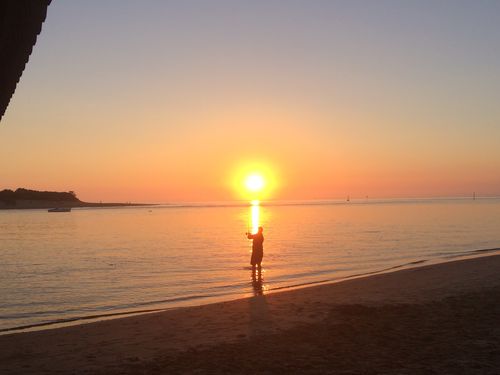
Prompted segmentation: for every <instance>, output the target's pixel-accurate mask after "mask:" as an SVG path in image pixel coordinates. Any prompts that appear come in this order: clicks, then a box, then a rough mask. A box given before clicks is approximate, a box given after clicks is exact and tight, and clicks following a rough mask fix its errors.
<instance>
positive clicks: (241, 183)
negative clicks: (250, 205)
mask: <svg viewBox="0 0 500 375" xmlns="http://www.w3.org/2000/svg"><path fill="white" fill-rule="evenodd" d="M230 181H232V187H233V191H234V192H235V195H236V196H237V197H238V199H244V200H246V201H253V200H256V201H261V200H266V199H269V198H271V197H273V195H274V194H275V191H276V188H277V186H278V184H277V181H278V178H277V175H276V169H275V168H274V167H273V166H272V164H271V163H269V162H266V161H259V162H239V163H238V164H235V168H234V169H233V170H232V172H231V179H230Z"/></svg>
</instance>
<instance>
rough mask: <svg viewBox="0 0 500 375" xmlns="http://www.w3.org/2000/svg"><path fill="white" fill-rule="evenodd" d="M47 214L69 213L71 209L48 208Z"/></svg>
mask: <svg viewBox="0 0 500 375" xmlns="http://www.w3.org/2000/svg"><path fill="white" fill-rule="evenodd" d="M48 211H49V212H71V207H56V208H50V209H49V210H48Z"/></svg>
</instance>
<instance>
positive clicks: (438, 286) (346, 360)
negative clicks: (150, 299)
mask: <svg viewBox="0 0 500 375" xmlns="http://www.w3.org/2000/svg"><path fill="white" fill-rule="evenodd" d="M0 373H1V374H176V373H182V374H205V373H206V374H239V373H241V374H254V373H257V374H277V373H300V374H318V373H335V374H377V373H393V374H396V373H397V374H432V373H435V374H498V373H500V256H498V255H495V256H488V257H482V258H474V259H467V260H459V261H454V262H449V263H443V264H437V265H431V266H425V267H420V268H415V269H407V270H402V271H398V272H393V273H387V274H380V275H374V276H370V277H365V278H359V279H354V280H348V281H344V282H340V283H336V284H328V285H320V286H315V287H309V288H304V289H297V290H291V291H285V292H281V293H275V294H269V295H263V296H260V295H257V296H255V297H252V298H247V299H240V300H235V301H230V302H224V303H216V304H211V305H205V306H198V307H189V308H181V309H175V310H169V311H164V312H160V313H154V314H146V315H139V316H132V317H127V318H121V319H114V320H108V321H102V322H97V323H90V324H84V325H79V326H72V327H65V328H58V329H50V330H46V331H38V332H27V333H16V334H9V335H4V336H0Z"/></svg>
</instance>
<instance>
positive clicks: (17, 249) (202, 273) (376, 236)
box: [0, 199, 500, 331]
mask: <svg viewBox="0 0 500 375" xmlns="http://www.w3.org/2000/svg"><path fill="white" fill-rule="evenodd" d="M257 215H258V220H257ZM252 218H253V220H252ZM257 221H258V222H257ZM257 224H259V225H262V226H264V228H265V230H264V235H265V242H264V252H265V255H264V262H263V280H262V283H258V282H257V283H256V282H252V277H251V271H250V268H249V264H248V263H249V259H250V252H251V242H250V241H248V240H247V239H246V237H245V232H246V231H247V230H248V229H247V228H248V227H252V226H255V225H257ZM499 229H500V199H478V200H475V201H473V200H464V199H462V200H407V201H402V200H390V201H378V202H377V201H357V202H350V203H346V202H294V203H293V204H291V202H288V203H284V204H274V205H266V204H264V205H261V206H260V207H257V208H255V207H253V208H252V207H249V206H244V205H231V204H213V205H196V204H194V205H184V206H156V207H128V208H101V209H98V208H93V209H74V210H73V212H71V213H48V212H47V211H46V210H12V211H0V331H5V330H7V329H9V328H12V327H19V326H26V325H37V324H44V323H50V322H54V321H61V320H74V319H75V320H76V321H80V319H81V318H86V317H92V316H105V315H108V314H109V315H112V314H117V313H122V312H131V311H144V310H152V309H158V308H168V307H177V306H185V305H192V304H202V303H209V302H213V301H216V300H224V299H234V298H238V297H241V296H247V295H252V294H253V293H256V292H260V290H261V289H262V290H263V291H264V292H265V291H272V290H278V289H280V288H284V287H290V286H297V285H303V284H308V283H316V282H323V281H333V280H338V279H342V278H346V277H349V276H352V275H358V274H364V273H370V272H374V271H381V270H386V269H390V268H392V267H396V268H395V269H397V267H399V266H402V265H408V264H411V263H413V262H420V261H425V262H427V261H436V260H445V259H447V258H449V257H453V256H460V255H468V254H475V251H477V250H488V249H498V248H500V230H499ZM476 253H477V252H476ZM479 253H481V251H479ZM414 264H418V263H414ZM423 264H425V263H423Z"/></svg>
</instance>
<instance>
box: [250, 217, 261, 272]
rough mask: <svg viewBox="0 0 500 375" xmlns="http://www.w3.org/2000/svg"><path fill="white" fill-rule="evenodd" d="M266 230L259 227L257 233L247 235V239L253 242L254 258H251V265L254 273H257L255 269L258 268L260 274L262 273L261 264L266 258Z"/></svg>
mask: <svg viewBox="0 0 500 375" xmlns="http://www.w3.org/2000/svg"><path fill="white" fill-rule="evenodd" d="M262 232H264V228H262V227H259V230H258V231H257V233H255V234H252V233H247V237H248V239H249V240H253V242H252V258H250V264H251V265H252V272H255V267H256V266H257V267H258V269H259V274H260V272H261V263H262V258H263V256H264V245H263V244H264V235H263V234H262Z"/></svg>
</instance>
